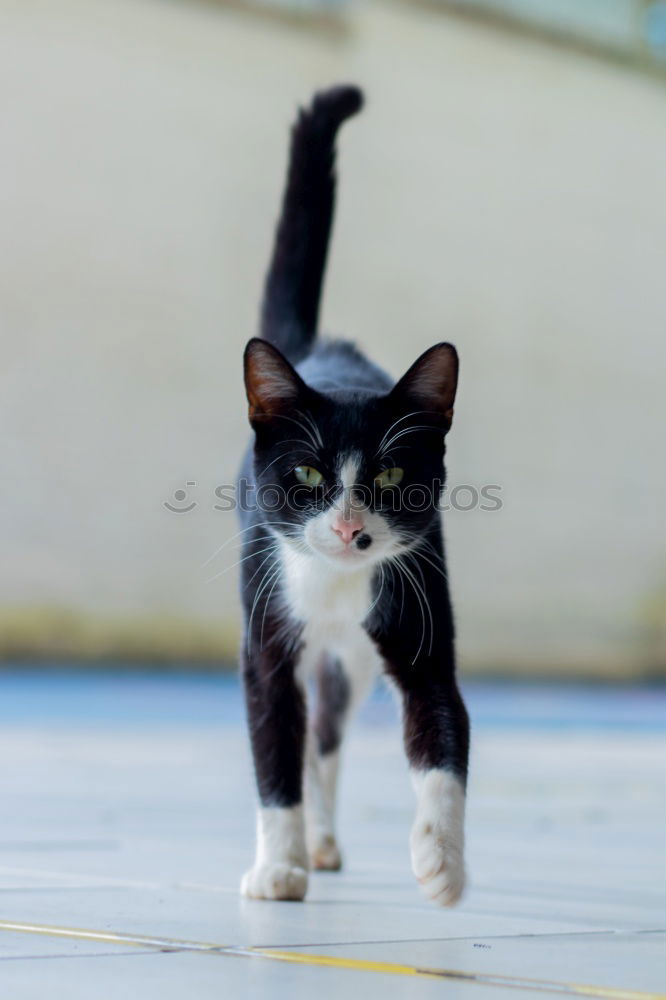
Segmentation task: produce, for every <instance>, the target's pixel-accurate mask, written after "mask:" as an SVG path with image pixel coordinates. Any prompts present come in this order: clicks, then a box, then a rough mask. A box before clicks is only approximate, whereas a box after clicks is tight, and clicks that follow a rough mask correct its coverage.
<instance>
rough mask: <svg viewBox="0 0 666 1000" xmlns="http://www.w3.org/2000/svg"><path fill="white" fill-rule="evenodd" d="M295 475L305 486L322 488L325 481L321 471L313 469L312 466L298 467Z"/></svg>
mask: <svg viewBox="0 0 666 1000" xmlns="http://www.w3.org/2000/svg"><path fill="white" fill-rule="evenodd" d="M294 475H295V476H296V479H297V480H298V481H299V483H302V484H303V486H313V487H314V486H321V484H322V482H323V481H324V477H323V476H322V474H321V472H320V471H319V469H313V468H312V466H311V465H297V466H296V468H295V469H294Z"/></svg>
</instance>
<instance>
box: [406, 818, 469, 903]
mask: <svg viewBox="0 0 666 1000" xmlns="http://www.w3.org/2000/svg"><path fill="white" fill-rule="evenodd" d="M452 840H453V838H451V837H450V835H449V834H447V832H446V831H444V830H442V828H441V827H438V826H437V825H436V824H435V823H432V822H429V821H418V820H417V822H416V823H415V824H414V826H413V827H412V832H411V837H410V847H411V852H412V870H413V872H414V874H415V875H416V879H417V881H418V883H419V885H420V887H421V891H422V892H423V894H424V895H425V896H426V897H427V898H428V899H430V900H432V902H433V903H437V905H438V906H453V905H454V903H457V902H458V900H459V899H460V897H461V896H462V893H463V889H464V888H465V864H464V861H463V854H462V851H461V849H460V848H459V846H458V845H457V844H456V843H454V842H452Z"/></svg>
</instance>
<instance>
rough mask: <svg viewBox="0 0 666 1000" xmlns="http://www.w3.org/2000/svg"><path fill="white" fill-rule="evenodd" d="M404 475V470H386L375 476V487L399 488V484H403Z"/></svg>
mask: <svg viewBox="0 0 666 1000" xmlns="http://www.w3.org/2000/svg"><path fill="white" fill-rule="evenodd" d="M404 474H405V470H404V469H384V471H383V472H380V473H379V475H378V476H375V486H379V487H381V489H384V488H385V487H386V486H397V485H398V483H400V482H402V477H403V476H404Z"/></svg>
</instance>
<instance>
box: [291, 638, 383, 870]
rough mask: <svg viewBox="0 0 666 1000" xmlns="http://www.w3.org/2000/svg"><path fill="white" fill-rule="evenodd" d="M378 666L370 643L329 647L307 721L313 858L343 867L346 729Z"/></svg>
mask: <svg viewBox="0 0 666 1000" xmlns="http://www.w3.org/2000/svg"><path fill="white" fill-rule="evenodd" d="M378 671H379V661H378V658H377V655H376V653H375V651H374V649H373V648H372V647H371V646H370V644H367V645H366V644H365V643H362V648H358V649H357V648H355V647H352V648H349V649H346V650H344V652H340V653H335V654H334V653H330V652H329V653H325V654H324V655H323V656H322V657H321V659H320V661H319V663H318V666H317V676H316V687H317V697H316V702H315V710H314V713H313V718H312V720H311V723H310V725H309V727H308V737H307V752H306V771H305V776H306V781H305V805H306V811H305V826H306V840H307V846H308V853H309V856H310V863H311V865H312V867H313V868H316V869H319V870H323V871H338V870H339V869H340V868H341V867H342V856H341V853H340V848H339V846H338V841H337V836H336V823H335V811H336V799H337V785H338V772H339V766H340V749H341V744H342V740H343V737H344V733H345V729H346V727H347V724H348V722H349V719H350V717H351V716H352V715H353V712H354V710H355V709H356V707H357V706H358V705H359V704H360V703H361V701H362V700H363V699H364V697H365V696H366V694H367V693H368V690H369V688H370V686H371V685H372V682H373V680H374V679H375V678H376V676H377V673H378Z"/></svg>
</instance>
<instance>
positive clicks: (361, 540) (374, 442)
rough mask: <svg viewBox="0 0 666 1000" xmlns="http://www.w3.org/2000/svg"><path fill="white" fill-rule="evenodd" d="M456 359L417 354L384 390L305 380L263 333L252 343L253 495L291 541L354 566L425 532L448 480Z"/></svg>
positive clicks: (344, 566)
mask: <svg viewBox="0 0 666 1000" xmlns="http://www.w3.org/2000/svg"><path fill="white" fill-rule="evenodd" d="M457 379H458V356H457V353H456V350H455V348H454V347H453V346H452V345H451V344H436V345H435V346H434V347H431V348H430V349H429V350H428V351H426V352H425V353H424V354H422V355H421V356H420V357H419V358H418V360H417V361H415V362H414V364H413V365H412V366H411V368H410V369H409V370H408V371H407V373H406V374H405V375H404V376H403V377H402V378H401V379H400V380H399V382H398V383H397V384H396V385H395V386H394V388H393V389H392V390H391V391H390V392H387V393H385V394H383V395H382V394H377V393H376V392H375V393H371V392H370V391H366V392H364V391H356V392H353V391H345V390H336V391H335V392H332V393H329V392H327V393H323V392H319V391H317V390H315V389H313V388H312V387H311V386H308V385H307V384H306V383H305V382H304V381H303V379H302V378H301V376H300V375H299V374H298V372H296V370H295V369H294V368H293V367H292V365H291V364H290V363H289V362H288V361H287V360H286V359H285V358H284V356H283V355H282V354H281V353H280V352H279V351H278V350H277V349H276V348H275V347H273V346H272V345H271V344H270V343H268V342H267V341H265V340H260V339H257V338H255V339H253V340H251V341H250V342H249V344H248V346H247V348H246V351H245V387H246V391H247V397H248V402H249V408H250V409H249V418H250V423H251V425H252V427H253V429H254V431H255V453H254V462H255V478H256V485H257V487H258V493H257V500H258V502H259V504H260V506H261V508H262V510H263V512H264V518H265V520H266V521H267V522H269V523H270V525H271V528H272V529H273V530H274V531H275V532H276V533H277V534H278V535H279V536H280V537H281V538H283V539H285V540H286V541H287V542H288V544H289V545H291V546H292V547H293V548H294V549H296V550H298V551H300V552H302V553H307V554H310V555H313V556H318V557H320V558H322V559H324V560H326V561H327V562H328V563H329V564H330V565H334V566H336V567H338V568H339V569H341V570H354V569H359V568H362V567H363V566H368V565H372V564H376V563H378V562H381V561H382V560H384V559H388V558H391V557H393V556H396V555H399V554H400V552H404V551H406V550H407V549H409V548H411V547H413V546H414V545H415V544H417V543H418V542H419V540H420V539H421V538H423V535H424V532H425V530H426V528H427V526H428V524H429V523H430V522H431V521H432V519H433V518H434V517H436V516H437V505H438V502H439V499H440V494H441V490H442V488H443V485H444V465H443V457H444V437H445V435H446V433H447V431H448V430H449V428H450V426H451V421H452V418H453V403H454V399H455V392H456V385H457Z"/></svg>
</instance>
